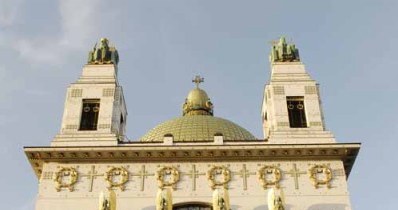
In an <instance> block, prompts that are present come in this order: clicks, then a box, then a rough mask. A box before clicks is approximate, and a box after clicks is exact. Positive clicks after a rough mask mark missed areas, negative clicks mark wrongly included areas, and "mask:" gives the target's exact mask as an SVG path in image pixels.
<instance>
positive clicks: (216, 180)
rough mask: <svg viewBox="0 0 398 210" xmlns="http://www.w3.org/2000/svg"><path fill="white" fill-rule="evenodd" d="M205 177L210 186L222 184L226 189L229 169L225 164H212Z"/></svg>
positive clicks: (229, 178)
mask: <svg viewBox="0 0 398 210" xmlns="http://www.w3.org/2000/svg"><path fill="white" fill-rule="evenodd" d="M207 179H208V180H209V184H210V187H211V188H213V189H215V188H216V186H223V187H224V188H226V189H227V188H228V182H229V181H231V171H230V170H229V169H228V168H227V167H225V166H213V167H211V168H210V170H209V171H208V172H207Z"/></svg>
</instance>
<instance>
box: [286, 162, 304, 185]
mask: <svg viewBox="0 0 398 210" xmlns="http://www.w3.org/2000/svg"><path fill="white" fill-rule="evenodd" d="M285 173H286V174H290V176H291V177H294V186H295V188H296V190H297V189H298V188H299V184H298V178H299V177H300V174H306V173H307V172H305V171H299V170H297V166H296V164H295V163H293V168H292V169H291V170H290V171H288V172H285Z"/></svg>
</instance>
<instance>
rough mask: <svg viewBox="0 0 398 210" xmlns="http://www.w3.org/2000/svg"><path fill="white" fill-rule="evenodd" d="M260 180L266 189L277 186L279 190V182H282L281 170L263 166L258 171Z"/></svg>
mask: <svg viewBox="0 0 398 210" xmlns="http://www.w3.org/2000/svg"><path fill="white" fill-rule="evenodd" d="M258 175H259V176H258V178H259V180H260V182H261V184H262V185H263V188H264V189H267V188H268V187H270V186H275V187H276V188H278V189H279V181H280V180H281V177H282V174H281V170H280V169H279V168H278V167H276V166H263V167H261V168H260V170H259V171H258Z"/></svg>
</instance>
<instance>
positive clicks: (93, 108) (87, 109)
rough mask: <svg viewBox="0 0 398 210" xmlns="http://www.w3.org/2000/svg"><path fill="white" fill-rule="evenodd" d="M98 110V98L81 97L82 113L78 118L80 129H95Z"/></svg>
mask: <svg viewBox="0 0 398 210" xmlns="http://www.w3.org/2000/svg"><path fill="white" fill-rule="evenodd" d="M99 110H100V100H99V99H83V107H82V115H81V119H80V128H79V130H81V131H88V130H97V124H98V114H99Z"/></svg>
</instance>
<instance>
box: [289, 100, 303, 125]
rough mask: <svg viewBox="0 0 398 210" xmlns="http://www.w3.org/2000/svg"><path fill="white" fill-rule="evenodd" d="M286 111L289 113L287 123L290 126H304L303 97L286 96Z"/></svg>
mask: <svg viewBox="0 0 398 210" xmlns="http://www.w3.org/2000/svg"><path fill="white" fill-rule="evenodd" d="M286 102H287V111H288V113H289V124H290V127H291V128H306V127H307V120H306V118H305V108H304V97H303V96H287V97H286Z"/></svg>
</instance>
